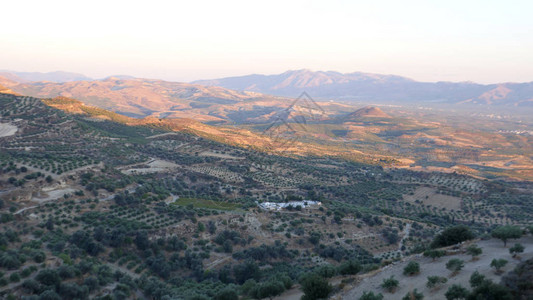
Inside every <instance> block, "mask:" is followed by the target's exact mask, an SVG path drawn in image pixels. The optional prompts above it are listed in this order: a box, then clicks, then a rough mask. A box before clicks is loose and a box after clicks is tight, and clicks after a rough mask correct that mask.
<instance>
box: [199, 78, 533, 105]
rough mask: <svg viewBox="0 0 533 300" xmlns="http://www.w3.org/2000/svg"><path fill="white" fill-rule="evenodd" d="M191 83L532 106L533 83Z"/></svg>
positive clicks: (320, 95)
mask: <svg viewBox="0 0 533 300" xmlns="http://www.w3.org/2000/svg"><path fill="white" fill-rule="evenodd" d="M193 83H195V84H201V85H206V86H220V87H225V88H228V89H233V90H239V91H253V92H259V93H264V94H271V95H278V96H285V97H296V96H298V95H299V94H300V93H302V91H306V92H307V93H308V94H310V95H312V96H313V97H314V98H316V99H328V100H329V99H333V100H342V101H347V102H379V103H398V104H407V103H444V104H462V103H470V104H482V105H508V106H533V82H527V83H498V84H478V83H473V82H419V81H415V80H412V79H409V78H406V77H401V76H396V75H382V74H372V73H362V72H354V73H344V74H343V73H339V72H334V71H326V72H324V71H317V72H313V71H310V70H306V69H304V70H296V71H287V72H284V73H282V74H277V75H258V74H253V75H245V76H238V77H226V78H220V79H213V80H198V81H194V82H193Z"/></svg>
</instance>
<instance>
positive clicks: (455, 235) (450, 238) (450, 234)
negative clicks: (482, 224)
mask: <svg viewBox="0 0 533 300" xmlns="http://www.w3.org/2000/svg"><path fill="white" fill-rule="evenodd" d="M474 237H475V236H474V234H473V233H472V231H471V230H470V228H468V227H466V226H464V225H459V226H454V227H450V228H446V229H445V230H444V231H443V232H441V233H440V234H439V235H437V236H436V237H435V239H434V240H433V242H432V243H431V247H432V248H439V247H446V246H451V245H455V244H458V243H461V242H464V241H467V240H471V239H473V238H474Z"/></svg>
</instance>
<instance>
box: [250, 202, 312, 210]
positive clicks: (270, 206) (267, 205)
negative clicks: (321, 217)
mask: <svg viewBox="0 0 533 300" xmlns="http://www.w3.org/2000/svg"><path fill="white" fill-rule="evenodd" d="M298 206H299V207H301V208H318V207H320V206H322V203H321V202H320V201H311V200H302V201H289V202H263V203H259V207H260V208H262V209H265V210H280V209H282V208H291V207H292V208H295V209H296V208H297V207H298Z"/></svg>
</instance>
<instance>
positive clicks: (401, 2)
mask: <svg viewBox="0 0 533 300" xmlns="http://www.w3.org/2000/svg"><path fill="white" fill-rule="evenodd" d="M1 11H2V16H1V17H0V69H12V70H16V71H38V72H49V71H56V70H64V71H71V72H79V73H83V74H85V75H87V76H90V77H94V78H102V77H105V76H108V75H112V74H127V75H133V76H137V77H144V78H161V79H166V80H175V81H191V80H195V79H210V78H217V77H226V76H236V75H245V74H250V73H259V74H276V73H281V72H284V71H286V70H290V69H292V70H294V69H303V68H307V69H311V70H315V71H316V70H334V71H340V72H354V71H361V72H373V73H384V74H396V75H402V76H407V77H411V78H413V79H416V80H420V81H439V80H444V81H475V82H480V83H494V82H507V81H533V17H532V15H533V1H531V0H523V1H518V0H515V1H514V0H506V1H504V0H502V1H495V0H479V1H478V0H460V1H455V0H423V1H422V0H421V1H410V0H390V1H379V0H378V1H374V0H372V1H370V0H364V1H357V0H351V1H349V0H346V1H341V0H329V1H317V0H313V1H303V0H301V1H290V0H285V1H276V0H267V1H253V0H243V1H231V0H230V1H220V0H218V1H216V0H215V1H193V0H191V1H157V0H150V1H149V0H146V1H133V0H129V1H112V0H107V1H100V0H92V1H74V0H69V1H62V0H46V1H43V0H39V1H24V0H8V1H4V2H3V3H2V5H1Z"/></svg>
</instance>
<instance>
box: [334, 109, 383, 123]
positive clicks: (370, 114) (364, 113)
mask: <svg viewBox="0 0 533 300" xmlns="http://www.w3.org/2000/svg"><path fill="white" fill-rule="evenodd" d="M361 118H391V116H389V115H388V114H386V113H385V112H384V111H382V110H381V109H380V108H379V107H375V106H367V107H363V108H360V109H358V110H356V111H354V112H353V113H350V114H349V115H347V116H345V117H344V118H343V119H344V120H345V121H346V122H347V121H350V120H358V119H361Z"/></svg>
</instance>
